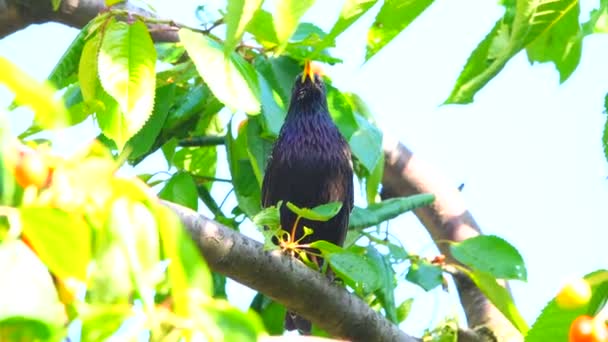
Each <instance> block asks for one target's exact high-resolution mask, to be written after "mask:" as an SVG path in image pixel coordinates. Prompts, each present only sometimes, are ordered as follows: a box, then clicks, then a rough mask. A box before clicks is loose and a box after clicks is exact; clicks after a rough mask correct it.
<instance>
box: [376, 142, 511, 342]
mask: <svg viewBox="0 0 608 342" xmlns="http://www.w3.org/2000/svg"><path fill="white" fill-rule="evenodd" d="M384 155H385V165H384V176H383V179H382V187H383V188H382V194H381V195H382V198H383V199H387V198H391V197H397V196H409V195H414V194H419V193H432V194H434V195H435V202H434V203H433V204H432V205H431V206H428V207H423V208H419V209H416V210H415V211H414V212H415V214H416V216H417V217H418V219H419V220H420V221H421V222H422V224H423V225H424V227H425V228H426V229H427V230H428V232H429V233H430V234H431V236H432V238H433V241H448V240H449V241H463V240H466V239H468V238H470V237H474V236H477V235H480V234H481V229H480V228H479V226H478V225H477V223H476V222H475V219H474V218H473V216H472V215H471V213H470V212H469V211H468V210H467V208H466V206H465V203H464V200H463V198H462V196H461V195H460V192H459V191H458V189H457V188H456V187H455V186H454V185H453V184H450V183H449V182H447V181H446V180H445V179H444V177H442V176H441V174H439V173H438V172H437V171H436V170H434V169H433V168H432V166H430V165H428V164H426V163H425V162H424V161H423V160H420V159H419V158H418V157H417V156H415V155H414V154H413V153H412V152H411V151H410V150H409V149H408V148H407V147H405V146H404V145H403V144H401V143H399V142H397V141H395V140H391V139H387V138H385V141H384ZM437 246H438V248H439V250H440V251H441V253H443V254H444V255H446V257H447V258H448V261H449V262H452V263H454V262H456V260H454V258H453V257H452V256H451V254H450V250H449V248H448V245H447V244H445V243H440V244H438V245H437ZM454 281H455V283H456V287H457V289H458V293H459V295H460V302H461V303H462V306H463V308H464V311H465V314H466V316H467V320H468V325H469V326H470V327H474V328H475V327H487V328H489V329H491V330H492V331H493V332H494V335H495V336H496V337H497V338H498V340H499V341H523V336H521V334H520V333H519V331H518V330H517V329H516V328H515V327H514V326H513V325H512V324H511V322H509V321H508V320H507V319H506V318H505V316H504V315H503V314H502V313H501V312H500V311H498V309H497V308H496V307H495V306H494V305H493V304H492V303H491V302H490V301H489V300H488V299H487V298H486V297H485V296H484V295H483V293H481V291H480V290H479V289H478V288H477V286H475V284H474V283H473V282H472V281H471V280H470V279H469V278H468V277H466V276H464V275H456V276H454Z"/></svg>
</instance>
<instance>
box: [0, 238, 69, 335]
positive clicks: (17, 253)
mask: <svg viewBox="0 0 608 342" xmlns="http://www.w3.org/2000/svg"><path fill="white" fill-rule="evenodd" d="M0 270H1V274H2V279H4V281H1V282H0V336H3V337H5V338H8V339H9V340H14V341H22V340H25V341H34V340H50V339H51V337H52V336H53V335H54V334H55V333H56V331H57V330H58V329H59V328H60V327H61V326H62V325H63V318H62V317H63V305H62V304H61V302H60V301H59V298H58V296H57V291H56V290H55V285H54V284H53V280H52V278H51V275H50V274H49V272H48V270H47V268H46V267H45V265H44V264H42V262H41V261H40V259H38V257H37V256H36V254H34V253H33V252H32V250H31V249H29V248H28V247H27V246H26V245H25V244H24V243H23V242H21V241H18V240H13V241H3V242H2V243H1V244H0ZM11 338H13V339H11Z"/></svg>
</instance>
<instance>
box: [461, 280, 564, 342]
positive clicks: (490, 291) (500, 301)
mask: <svg viewBox="0 0 608 342" xmlns="http://www.w3.org/2000/svg"><path fill="white" fill-rule="evenodd" d="M466 274H467V275H468V276H469V277H470V278H471V279H472V280H473V282H475V285H477V287H478V288H479V289H480V290H481V292H483V294H484V295H486V297H488V299H489V300H490V301H491V302H492V304H494V306H496V308H497V309H498V310H500V312H502V313H503V315H505V317H506V318H507V319H508V320H509V321H510V322H511V323H513V326H515V328H517V330H519V331H520V332H521V333H522V334H523V335H526V333H527V332H528V329H529V328H528V324H527V323H526V321H525V320H524V318H523V317H522V316H521V314H520V313H519V311H518V310H517V307H516V306H515V303H513V299H512V298H511V295H510V294H509V291H507V289H505V288H504V287H502V286H500V285H499V284H498V283H497V282H496V279H495V278H494V277H492V276H491V275H489V274H487V273H484V272H480V271H472V272H471V271H466ZM526 341H528V339H527V338H526ZM552 341H560V340H552Z"/></svg>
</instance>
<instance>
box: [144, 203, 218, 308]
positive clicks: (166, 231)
mask: <svg viewBox="0 0 608 342" xmlns="http://www.w3.org/2000/svg"><path fill="white" fill-rule="evenodd" d="M155 215H156V219H157V221H158V227H159V230H160V241H161V246H162V249H163V255H164V256H165V257H166V258H167V259H168V260H171V263H169V269H168V274H169V283H170V285H171V294H172V298H173V309H174V310H175V313H176V314H178V315H180V316H183V317H189V318H190V315H191V311H192V310H193V308H192V307H193V305H192V303H191V301H190V298H189V297H190V296H194V295H197V294H198V293H199V292H200V293H201V294H204V295H207V296H211V294H212V293H213V279H212V278H211V272H209V269H208V268H207V265H206V264H205V262H204V260H203V258H202V256H201V253H200V252H199V250H198V249H197V248H196V246H195V244H194V241H193V240H192V238H191V237H190V236H189V235H187V232H186V230H185V229H184V227H183V226H182V224H181V222H180V221H179V219H178V218H177V217H176V215H175V213H174V212H173V211H171V209H169V208H167V207H165V206H162V205H159V206H157V207H156V208H155Z"/></svg>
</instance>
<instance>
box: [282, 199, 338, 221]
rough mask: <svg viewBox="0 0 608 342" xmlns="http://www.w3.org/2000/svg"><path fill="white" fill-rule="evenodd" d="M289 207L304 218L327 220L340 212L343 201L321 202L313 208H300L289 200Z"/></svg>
mask: <svg viewBox="0 0 608 342" xmlns="http://www.w3.org/2000/svg"><path fill="white" fill-rule="evenodd" d="M287 208H289V210H291V211H293V212H294V213H295V214H296V215H298V216H300V217H302V218H305V219H309V220H312V221H320V222H326V221H329V220H330V219H331V218H332V217H334V216H336V215H337V214H338V213H339V212H340V209H342V202H330V203H326V204H321V205H319V206H316V207H314V208H312V209H309V208H299V207H297V206H296V205H295V204H293V203H291V202H287Z"/></svg>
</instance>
